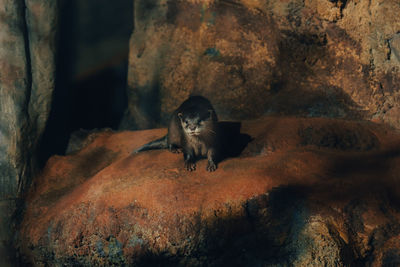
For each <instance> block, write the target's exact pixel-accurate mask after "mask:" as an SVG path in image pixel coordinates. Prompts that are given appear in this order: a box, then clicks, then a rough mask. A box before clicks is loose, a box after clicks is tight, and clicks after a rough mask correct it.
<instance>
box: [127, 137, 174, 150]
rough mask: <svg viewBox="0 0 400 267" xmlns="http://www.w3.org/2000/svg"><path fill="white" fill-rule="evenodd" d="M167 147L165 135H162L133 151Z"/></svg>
mask: <svg viewBox="0 0 400 267" xmlns="http://www.w3.org/2000/svg"><path fill="white" fill-rule="evenodd" d="M166 148H168V144H167V136H163V137H161V138H159V139H157V140H154V141H151V142H150V143H147V144H145V145H143V146H141V147H139V148H138V149H136V150H134V151H133V153H139V152H142V151H146V150H153V149H166Z"/></svg>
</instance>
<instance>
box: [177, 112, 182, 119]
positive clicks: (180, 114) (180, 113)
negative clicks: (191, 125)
mask: <svg viewBox="0 0 400 267" xmlns="http://www.w3.org/2000/svg"><path fill="white" fill-rule="evenodd" d="M178 117H179V119H180V120H182V112H179V113H178Z"/></svg>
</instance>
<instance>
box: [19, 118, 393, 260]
mask: <svg viewBox="0 0 400 267" xmlns="http://www.w3.org/2000/svg"><path fill="white" fill-rule="evenodd" d="M329 125H335V128H337V129H340V128H343V129H345V131H347V130H349V131H352V132H355V133H357V134H360V135H361V134H362V133H363V134H365V135H364V136H362V137H360V138H358V139H357V140H359V142H365V144H364V143H363V144H361V143H354V144H353V143H351V144H352V146H350V147H348V146H344V147H342V146H332V145H322V146H321V145H320V142H314V141H313V140H323V137H324V136H326V131H327V130H326V131H325V129H330V128H329V127H328V126H329ZM310 128H312V129H324V130H315V131H311V132H309V130H308V129H310ZM241 132H242V133H243V134H248V135H250V136H251V137H252V138H253V140H252V141H251V142H250V143H249V144H248V145H247V147H246V148H244V150H243V151H242V153H241V155H240V156H237V157H230V158H225V159H224V160H223V161H222V162H220V163H219V166H218V169H217V170H216V172H213V173H209V172H207V171H206V170H205V166H206V160H200V161H199V162H198V169H197V170H196V171H194V172H187V171H186V170H184V168H183V158H182V155H179V154H173V153H170V152H168V151H165V150H160V151H147V152H142V153H138V154H131V152H132V151H133V150H134V149H135V148H137V147H139V146H140V145H142V144H144V143H146V142H148V141H150V140H153V139H155V138H159V137H161V136H162V135H163V134H165V133H166V130H165V129H156V130H145V131H136V132H128V131H125V132H117V133H114V132H104V133H97V134H96V137H95V138H94V139H93V140H91V142H90V143H88V145H87V146H86V147H84V148H82V149H81V150H80V151H79V152H76V153H74V154H72V155H67V156H53V157H52V158H50V160H49V161H48V163H47V165H46V167H45V169H44V170H43V173H42V174H41V175H40V176H38V177H37V178H36V179H35V184H34V186H33V187H32V190H31V191H30V193H29V195H28V197H27V202H26V203H27V209H26V214H25V217H24V219H23V222H22V225H21V231H20V240H19V245H20V251H21V253H22V254H23V255H24V258H25V261H27V262H30V263H33V264H34V265H83V266H93V265H113V264H114V265H128V266H131V265H135V266H136V265H138V266H154V265H162V266H188V265H190V266H204V265H207V266H221V265H232V264H237V265H241V266H257V265H263V266H276V265H299V266H323V265H327V266H331V265H334V266H349V265H368V264H373V265H377V266H380V265H382V264H388V265H391V264H392V265H393V264H396V263H397V262H398V259H399V254H398V252H399V244H398V242H397V240H398V236H399V233H400V232H399V231H400V224H399V221H400V212H399V210H398V205H399V203H400V192H399V190H398V189H399V182H398V179H397V178H398V175H397V173H399V166H400V165H399V163H400V153H399V149H400V134H399V133H398V132H397V131H394V130H391V129H390V128H388V127H386V126H382V125H378V124H374V123H370V122H356V121H346V120H336V119H327V118H294V117H263V118H260V119H257V120H251V121H243V122H242V123H241ZM304 133H307V134H308V135H304ZM336 133H340V131H339V132H336ZM337 135H338V136H339V135H340V134H337ZM307 136H311V137H307ZM344 136H345V137H346V135H344ZM345 137H343V138H345ZM305 138H306V140H309V142H304V140H305ZM307 138H309V139H307ZM310 140H311V141H310ZM371 140H374V141H373V142H372V143H370V142H371ZM334 144H336V143H334ZM346 144H347V143H346ZM371 144H372V146H371ZM272 145H273V146H274V150H270V149H268V147H269V146H272ZM265 152H268V153H265Z"/></svg>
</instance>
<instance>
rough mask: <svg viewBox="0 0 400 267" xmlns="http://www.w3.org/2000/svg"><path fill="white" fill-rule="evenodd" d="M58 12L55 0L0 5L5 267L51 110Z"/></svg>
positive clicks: (0, 199) (0, 246) (0, 215)
mask: <svg viewBox="0 0 400 267" xmlns="http://www.w3.org/2000/svg"><path fill="white" fill-rule="evenodd" d="M56 10H57V1H53V0H48V1H47V0H30V1H21V0H18V1H16V0H0V258H1V259H2V260H1V261H0V263H2V264H3V265H4V264H5V263H3V262H2V261H5V260H6V259H7V257H8V256H10V254H9V251H8V248H9V247H10V246H9V243H10V241H11V238H12V235H13V231H12V230H10V228H11V225H12V220H11V216H12V214H13V213H14V211H15V207H16V203H17V202H18V199H19V198H21V197H22V194H23V193H24V191H25V189H26V187H27V185H28V184H29V182H30V179H31V178H32V175H33V173H34V172H35V166H36V165H35V161H36V158H35V156H36V152H37V151H36V149H37V148H38V146H37V145H38V143H39V140H40V137H41V134H42V133H43V130H44V128H45V125H46V120H47V117H48V114H49V110H50V104H51V97H52V93H53V89H54V79H55V64H54V60H55V38H56V27H55V26H56V23H57V20H56ZM3 256H4V257H3ZM6 256H7V257H6ZM3 265H2V266H3Z"/></svg>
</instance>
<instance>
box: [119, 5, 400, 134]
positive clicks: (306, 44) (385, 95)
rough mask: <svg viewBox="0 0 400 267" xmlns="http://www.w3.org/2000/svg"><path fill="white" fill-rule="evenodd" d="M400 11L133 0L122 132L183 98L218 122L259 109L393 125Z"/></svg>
mask: <svg viewBox="0 0 400 267" xmlns="http://www.w3.org/2000/svg"><path fill="white" fill-rule="evenodd" d="M399 13H400V6H399V5H398V2H397V1H396V0H390V1H381V0H372V1H333V0H317V1H302V0H289V1H260V0H255V1H248V0H233V1H225V0H221V1H215V0H207V1H197V0H188V1H179V0H178V1H160V0H151V1H148V0H139V1H135V29H134V32H133V34H132V37H131V44H130V57H129V73H128V98H129V99H128V106H129V107H128V112H127V113H126V116H125V118H124V121H123V123H122V127H125V128H139V129H144V128H152V127H157V126H159V125H165V123H166V121H167V120H168V116H169V114H170V113H171V111H172V110H173V109H174V108H175V107H176V106H177V105H179V103H181V102H182V101H183V100H184V99H185V98H187V96H188V95H189V94H202V95H204V96H206V97H209V98H210V99H212V100H213V103H214V104H215V106H216V110H217V113H218V114H220V116H221V117H222V118H224V119H244V118H247V119H248V118H257V117H260V116H261V115H263V114H265V113H274V114H276V113H278V114H302V115H305V116H312V117H319V116H324V117H340V118H343V117H352V118H359V117H363V118H366V119H373V120H377V121H383V122H387V123H389V124H391V125H393V126H395V127H399V126H400V120H399V115H400V113H399V110H400V106H399V103H400V101H399V92H398V87H399V85H400V60H399V57H400V50H399V49H400V45H399V44H400V35H399V33H398V31H399V29H400V17H399V16H398V14H399Z"/></svg>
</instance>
